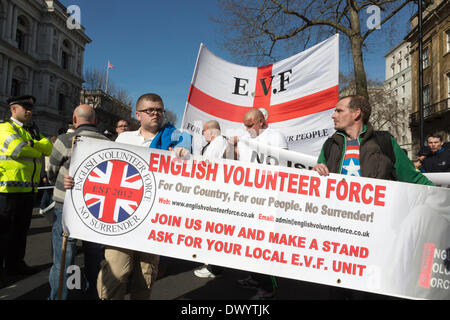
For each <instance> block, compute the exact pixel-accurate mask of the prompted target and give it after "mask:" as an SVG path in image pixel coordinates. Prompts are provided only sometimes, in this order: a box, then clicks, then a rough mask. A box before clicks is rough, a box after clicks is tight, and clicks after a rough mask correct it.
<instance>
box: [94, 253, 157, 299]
mask: <svg viewBox="0 0 450 320" xmlns="http://www.w3.org/2000/svg"><path fill="white" fill-rule="evenodd" d="M158 264H159V256H158V255H154V254H150V253H145V252H139V251H133V250H128V249H122V248H114V247H106V249H105V260H103V261H102V264H101V269H100V272H99V274H98V278H97V291H98V296H99V297H100V299H102V300H123V299H124V297H125V294H126V293H127V288H129V289H130V295H131V297H130V298H131V299H132V300H149V299H150V294H151V290H152V287H153V284H154V283H155V281H156V276H157V274H158ZM129 281H130V282H131V283H130V286H128V282H129Z"/></svg>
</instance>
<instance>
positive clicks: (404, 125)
mask: <svg viewBox="0 0 450 320" xmlns="http://www.w3.org/2000/svg"><path fill="white" fill-rule="evenodd" d="M384 57H385V61H386V73H385V74H386V76H385V81H384V90H385V92H386V96H387V98H388V99H390V100H392V101H390V103H388V104H387V105H388V106H390V109H391V110H385V111H386V112H389V113H391V115H390V116H391V117H393V118H396V119H395V120H394V121H391V122H386V128H385V129H386V130H388V131H389V132H391V133H392V134H393V135H394V137H395V138H396V140H397V142H398V143H399V145H400V147H402V148H403V149H404V150H406V151H407V152H408V156H409V157H411V158H412V157H413V152H412V137H411V129H410V126H409V115H410V110H411V92H412V91H411V55H410V43H409V42H406V41H402V42H401V43H399V44H398V45H397V46H395V47H394V48H393V49H391V50H390V51H389V52H388V53H387V54H386V55H385V56H384Z"/></svg>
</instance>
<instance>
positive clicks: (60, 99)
mask: <svg viewBox="0 0 450 320" xmlns="http://www.w3.org/2000/svg"><path fill="white" fill-rule="evenodd" d="M65 100H66V97H65V96H64V94H63V93H60V94H59V95H58V112H59V114H62V113H63V112H64V105H65Z"/></svg>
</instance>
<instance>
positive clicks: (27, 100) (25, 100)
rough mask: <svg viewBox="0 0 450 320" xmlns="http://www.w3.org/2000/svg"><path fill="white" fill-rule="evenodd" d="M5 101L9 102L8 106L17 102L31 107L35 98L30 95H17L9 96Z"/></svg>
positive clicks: (25, 106)
mask: <svg viewBox="0 0 450 320" xmlns="http://www.w3.org/2000/svg"><path fill="white" fill-rule="evenodd" d="M6 102H7V103H8V104H9V106H12V105H13V104H18V105H20V106H22V107H24V108H26V109H31V108H33V105H34V103H35V102H36V98H35V97H33V96H30V95H25V96H18V97H11V98H9V99H8V100H6Z"/></svg>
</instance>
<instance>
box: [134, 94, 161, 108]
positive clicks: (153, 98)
mask: <svg viewBox="0 0 450 320" xmlns="http://www.w3.org/2000/svg"><path fill="white" fill-rule="evenodd" d="M144 100H150V101H154V102H161V104H162V105H163V107H164V103H163V101H162V98H161V97H160V96H159V95H157V94H156V93H146V94H143V95H142V96H140V97H139V99H137V102H136V109H137V106H138V105H139V104H140V103H141V102H142V101H144Z"/></svg>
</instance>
